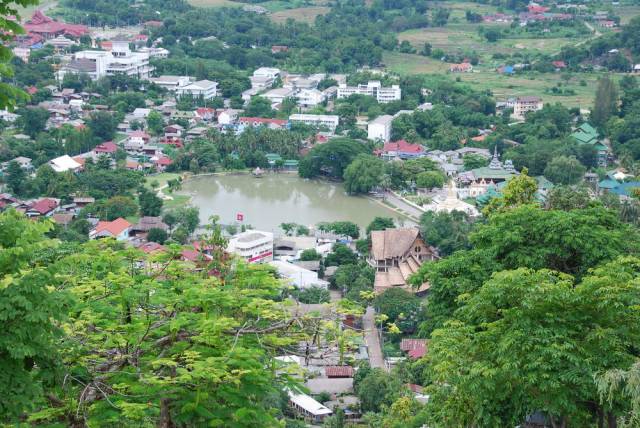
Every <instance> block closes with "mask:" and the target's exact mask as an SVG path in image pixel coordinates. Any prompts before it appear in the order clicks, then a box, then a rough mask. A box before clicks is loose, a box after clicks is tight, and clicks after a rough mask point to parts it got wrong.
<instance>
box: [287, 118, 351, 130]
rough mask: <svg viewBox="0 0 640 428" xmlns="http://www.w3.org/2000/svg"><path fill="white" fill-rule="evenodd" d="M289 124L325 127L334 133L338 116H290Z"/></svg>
mask: <svg viewBox="0 0 640 428" xmlns="http://www.w3.org/2000/svg"><path fill="white" fill-rule="evenodd" d="M289 122H292V123H295V122H298V123H304V124H306V125H311V126H316V127H318V128H321V127H326V128H328V129H329V130H331V131H335V130H336V128H337V127H338V124H339V123H340V116H336V115H328V114H292V115H291V116H289Z"/></svg>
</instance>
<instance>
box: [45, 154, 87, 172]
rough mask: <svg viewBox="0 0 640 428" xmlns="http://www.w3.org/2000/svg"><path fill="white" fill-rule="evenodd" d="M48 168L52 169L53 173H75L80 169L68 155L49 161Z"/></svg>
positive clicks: (80, 166)
mask: <svg viewBox="0 0 640 428" xmlns="http://www.w3.org/2000/svg"><path fill="white" fill-rule="evenodd" d="M49 166H50V167H51V168H53V170H54V171H55V172H66V171H73V172H75V171H78V170H79V169H80V168H82V165H80V164H79V163H78V162H76V161H75V160H73V158H72V157H71V156H69V155H63V156H60V157H57V158H55V159H51V160H50V161H49Z"/></svg>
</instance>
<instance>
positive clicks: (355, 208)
mask: <svg viewBox="0 0 640 428" xmlns="http://www.w3.org/2000/svg"><path fill="white" fill-rule="evenodd" d="M179 193H180V194H183V195H188V196H190V197H191V204H192V205H194V206H197V207H198V208H200V221H201V223H202V224H206V223H207V222H208V219H209V217H210V216H212V215H214V214H215V215H218V216H219V217H220V221H221V223H223V224H231V223H234V222H235V221H236V219H237V216H238V214H242V217H243V221H242V223H243V224H250V225H251V226H253V227H255V228H256V229H260V230H265V231H273V232H276V231H278V229H279V225H280V224H281V223H298V224H303V225H305V226H313V225H315V224H317V223H320V222H330V221H341V220H349V221H352V222H354V223H356V224H358V225H359V226H360V227H362V228H365V227H366V226H367V225H368V224H369V223H370V222H371V220H373V218H374V217H376V216H384V217H392V218H394V219H396V220H399V219H400V218H401V215H400V214H397V213H395V212H394V211H392V210H391V209H389V208H387V207H385V206H383V205H382V204H381V203H379V202H376V201H373V200H371V199H368V198H365V197H359V196H348V195H347V194H346V193H345V191H344V187H343V186H342V184H340V183H330V182H326V181H318V180H305V179H302V178H300V177H298V176H297V175H294V174H265V176H263V177H261V178H255V177H253V176H252V175H250V174H242V175H204V176H196V177H193V178H191V179H189V180H187V181H186V182H185V183H184V185H183V187H182V190H181V191H180V192H179Z"/></svg>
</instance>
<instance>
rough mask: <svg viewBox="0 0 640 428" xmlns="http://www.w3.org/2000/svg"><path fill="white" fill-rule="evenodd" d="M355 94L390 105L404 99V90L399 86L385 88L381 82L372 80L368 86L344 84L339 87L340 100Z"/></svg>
mask: <svg viewBox="0 0 640 428" xmlns="http://www.w3.org/2000/svg"><path fill="white" fill-rule="evenodd" d="M354 94H358V95H368V96H370V97H373V98H375V99H376V100H377V101H378V102H379V103H390V102H392V101H397V100H399V99H400V98H401V97H402V90H401V89H400V86H399V85H391V87H383V86H382V84H381V83H380V81H379V80H371V81H369V82H368V83H367V84H366V85H358V86H347V85H346V84H345V83H343V84H340V85H339V86H338V95H337V97H338V98H347V97H349V96H351V95H354Z"/></svg>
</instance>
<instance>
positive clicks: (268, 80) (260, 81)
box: [249, 76, 275, 89]
mask: <svg viewBox="0 0 640 428" xmlns="http://www.w3.org/2000/svg"><path fill="white" fill-rule="evenodd" d="M249 80H250V81H251V88H253V89H267V88H270V87H271V86H272V85H273V82H274V81H275V79H273V78H272V77H269V76H249Z"/></svg>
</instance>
